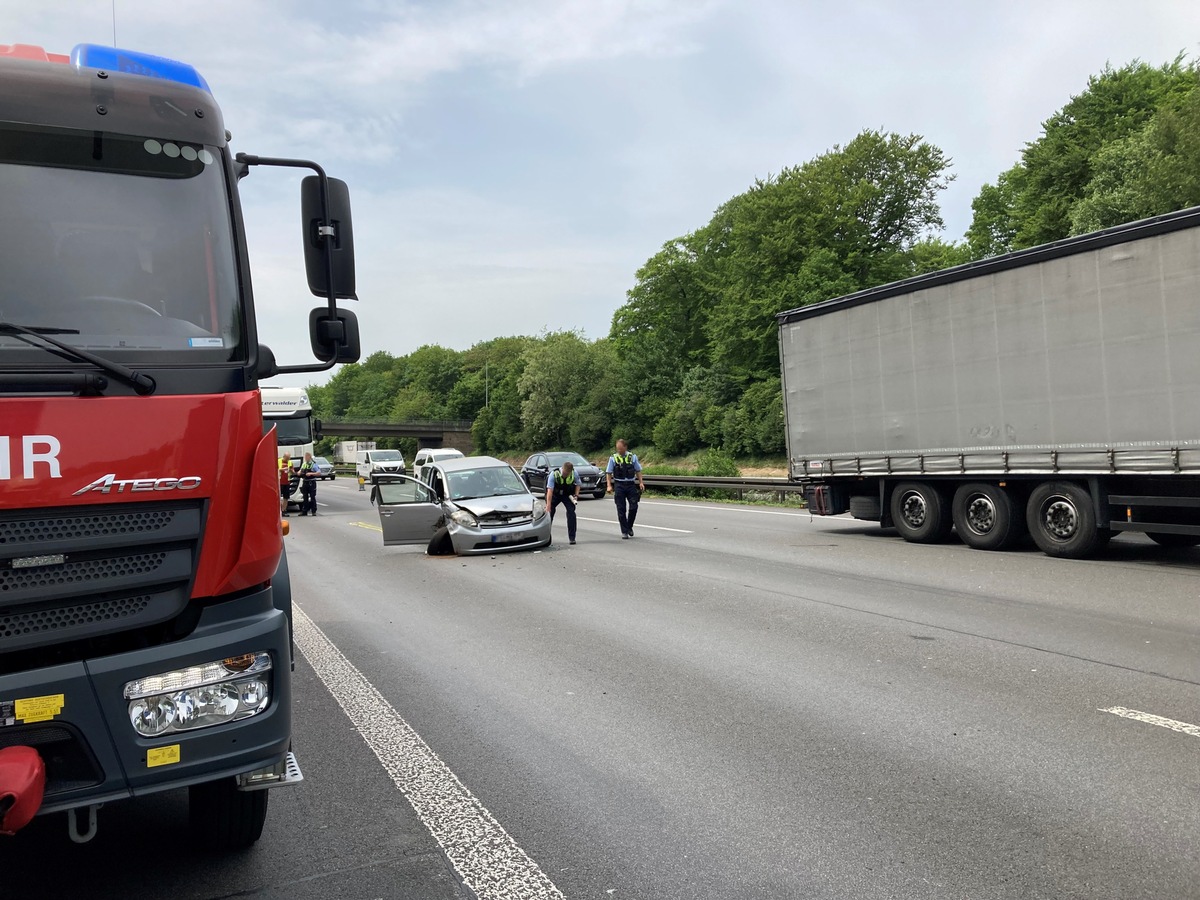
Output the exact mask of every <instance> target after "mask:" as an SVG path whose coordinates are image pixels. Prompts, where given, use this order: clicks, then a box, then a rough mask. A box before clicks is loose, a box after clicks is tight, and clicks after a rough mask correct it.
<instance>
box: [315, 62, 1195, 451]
mask: <svg viewBox="0 0 1200 900" xmlns="http://www.w3.org/2000/svg"><path fill="white" fill-rule="evenodd" d="M950 165H951V164H950V160H949V159H948V158H947V157H946V155H945V154H944V153H943V152H942V151H941V150H940V149H939V148H937V147H936V146H934V145H933V144H931V143H929V142H928V141H926V140H924V139H923V138H922V137H920V136H919V135H901V134H894V133H893V134H888V133H883V132H878V131H864V132H862V133H860V134H859V135H858V136H856V137H855V138H854V139H853V140H851V141H850V142H849V143H847V144H846V145H845V146H837V147H834V148H833V149H832V150H830V151H829V152H827V153H824V154H822V155H820V156H818V157H816V158H815V159H812V160H810V161H808V162H806V163H803V164H801V165H799V166H794V167H791V168H786V169H783V170H782V171H781V172H779V173H778V174H776V175H772V176H769V177H767V178H764V179H761V180H758V181H756V182H755V183H754V185H753V186H752V187H751V188H750V189H749V190H748V191H746V192H745V193H743V194H739V195H738V196H736V197H734V198H732V199H731V200H729V201H728V202H726V203H725V204H724V205H722V206H721V207H719V208H718V209H717V211H716V212H715V213H714V215H713V217H712V219H711V220H710V221H709V222H708V223H707V224H706V225H704V226H703V227H701V228H699V229H697V230H696V231H693V232H691V233H690V234H686V235H683V236H681V237H678V238H675V239H673V240H670V241H668V242H667V243H666V244H664V245H663V247H662V249H661V250H659V251H658V253H656V254H655V255H654V256H652V257H650V259H649V260H647V261H646V263H645V265H643V266H642V267H641V268H640V269H639V270H638V272H637V274H636V280H635V283H634V286H633V288H632V289H631V290H630V291H629V293H628V297H627V300H626V302H625V304H624V305H623V306H621V307H620V308H619V309H618V310H617V311H616V313H615V315H614V316H613V323H612V329H611V331H610V333H609V335H608V336H607V337H605V338H602V339H600V340H596V341H589V340H586V339H585V338H584V337H583V336H581V335H579V334H577V333H575V332H569V331H567V332H555V333H550V334H544V335H541V336H538V337H504V338H496V339H494V340H490V341H485V342H483V343H480V344H476V345H475V346H474V347H472V348H470V349H469V350H465V351H455V350H448V349H446V348H443V347H436V346H426V347H421V348H419V349H418V350H415V351H413V352H412V353H410V354H408V355H407V356H402V357H393V356H391V355H390V354H388V353H384V352H380V353H375V354H373V355H372V356H370V357H369V358H368V359H367V360H365V361H364V362H363V363H361V364H358V365H350V366H345V367H343V368H342V369H341V371H339V372H338V373H337V375H335V376H334V377H333V379H331V381H330V382H329V384H328V385H326V386H324V387H314V388H312V389H311V395H312V397H313V400H314V405H315V407H316V408H317V410H318V414H319V415H326V416H328V415H345V416H353V417H389V418H401V419H406V418H407V419H414V418H415V419H441V418H469V419H474V420H475V426H474V438H475V442H476V446H477V448H478V449H479V450H480V451H483V452H497V453H502V452H508V451H512V452H524V451H527V450H530V449H532V448H535V447H536V448H542V447H552V446H554V447H571V448H573V449H578V450H581V451H584V452H590V451H593V450H596V449H598V448H599V447H602V446H607V445H610V444H611V442H612V440H613V439H614V438H615V437H616V436H624V437H627V438H629V439H630V440H631V441H633V442H634V443H635V444H637V445H639V446H642V447H645V445H647V444H653V445H654V446H655V448H656V449H657V450H658V451H659V453H660V454H663V455H677V454H683V453H687V452H690V451H692V450H695V449H698V448H702V447H710V448H716V449H720V450H723V451H725V452H726V453H729V454H733V455H736V456H746V455H777V454H781V453H783V452H784V437H783V411H782V398H781V396H780V384H779V361H778V351H777V344H776V325H775V314H776V313H777V312H780V311H782V310H786V309H791V308H794V307H798V306H804V305H807V304H810V303H817V302H820V301H822V300H827V299H829V298H831V297H837V296H840V295H843V294H847V293H850V292H852V291H856V290H860V289H863V288H867V287H871V286H874V285H878V284H883V283H886V282H889V281H894V280H897V279H900V278H905V277H908V276H911V275H916V274H920V273H922V272H928V271H933V270H936V269H941V268H945V267H948V266H952V265H957V264H959V263H963V262H968V261H970V260H973V259H979V258H983V257H986V256H991V255H995V254H998V253H1005V252H1009V251H1011V250H1016V249H1021V248H1023V247H1029V246H1033V245H1036V244H1040V243H1045V242H1047V241H1052V240H1058V239H1060V238H1063V237H1067V236H1069V235H1071V234H1080V233H1084V232H1087V231H1093V230H1096V229H1098V228H1105V227H1108V226H1111V225H1117V224H1121V223H1123V222H1127V221H1131V220H1134V219H1139V218H1144V217H1146V216H1151V215H1156V214H1160V213H1165V212H1170V211H1172V210H1175V209H1180V208H1183V207H1186V206H1191V205H1198V204H1200V71H1198V69H1197V66H1196V64H1195V63H1185V62H1184V61H1183V60H1182V58H1180V59H1176V60H1175V61H1173V62H1171V63H1169V64H1167V65H1164V66H1161V67H1157V68H1155V67H1152V66H1149V65H1146V64H1144V63H1141V62H1134V63H1132V64H1130V65H1127V66H1124V67H1123V68H1120V69H1113V68H1111V67H1109V68H1106V69H1105V70H1104V71H1103V72H1102V73H1100V74H1099V75H1097V76H1094V77H1093V78H1091V79H1090V80H1089V82H1088V86H1087V89H1086V90H1085V91H1084V92H1083V93H1082V94H1080V95H1079V96H1077V97H1073V98H1072V99H1071V100H1070V102H1069V103H1067V105H1066V106H1064V107H1063V108H1062V109H1061V110H1059V111H1058V112H1057V113H1055V114H1054V115H1053V116H1051V117H1050V118H1049V119H1047V120H1046V122H1044V123H1043V124H1042V134H1041V136H1040V137H1039V138H1038V139H1037V140H1035V141H1033V142H1032V143H1030V144H1028V145H1026V147H1025V149H1024V150H1023V151H1022V153H1021V157H1020V160H1019V161H1018V162H1017V163H1016V164H1015V165H1014V166H1013V167H1012V168H1011V169H1009V170H1007V171H1005V172H1003V173H1001V175H1000V176H999V177H998V178H997V180H996V183H995V184H987V185H984V187H983V188H982V189H981V190H980V192H979V194H978V196H977V197H976V198H975V200H974V201H973V203H972V210H973V212H974V216H973V219H972V223H971V227H970V229H969V230H968V232H967V234H966V236H965V240H964V241H962V242H958V243H956V242H949V241H946V240H943V239H942V238H941V237H939V235H940V234H941V232H942V228H943V222H942V218H941V213H940V209H939V206H938V195H939V193H940V192H941V191H942V190H943V189H944V188H945V187H946V186H947V184H949V182H950V181H951V180H952V179H953V177H954V176H953V175H952V174H951V173H950Z"/></svg>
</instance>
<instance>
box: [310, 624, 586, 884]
mask: <svg viewBox="0 0 1200 900" xmlns="http://www.w3.org/2000/svg"><path fill="white" fill-rule="evenodd" d="M293 624H294V628H295V634H296V645H297V646H298V647H299V648H300V650H301V652H302V653H303V654H304V658H305V659H307V660H308V663H309V665H311V666H312V667H313V669H315V670H316V673H317V675H318V676H319V677H320V679H321V681H322V682H324V684H325V687H326V688H328V689H329V693H331V694H332V695H333V698H334V699H335V700H336V701H337V703H338V705H339V706H341V708H342V711H343V712H345V713H346V715H347V716H348V717H349V719H350V721H351V722H352V723H353V724H354V727H355V729H356V730H357V731H358V733H359V734H360V735H361V736H362V738H363V740H364V741H366V743H367V746H368V747H370V748H371V750H372V752H373V753H374V754H375V756H376V757H378V758H379V761H380V763H382V764H383V768H384V769H385V770H386V771H387V773H388V775H390V776H391V779H392V781H393V782H394V783H395V785H396V787H398V788H399V789H400V791H401V793H403V794H404V796H405V797H406V798H407V799H408V802H409V803H411V804H412V807H413V809H414V810H415V811H416V813H417V816H418V817H419V818H420V819H421V821H422V822H423V823H424V824H425V827H426V828H428V829H429V831H430V833H431V834H432V835H433V837H434V839H435V840H437V842H438V844H439V845H441V848H442V850H443V851H445V853H446V856H447V858H448V859H449V860H450V864H451V865H453V866H454V868H455V870H456V871H457V872H458V874H459V877H460V878H462V880H463V883H464V884H465V885H466V886H467V887H468V888H469V889H470V890H472V891H474V892H475V896H476V897H478V898H480V900H562V897H563V895H562V892H561V891H559V889H558V888H557V887H556V886H555V885H554V882H552V881H551V880H550V878H549V877H548V876H547V875H546V873H545V872H543V871H542V870H541V869H540V868H539V867H538V865H537V863H535V862H534V861H533V860H532V859H530V857H529V855H528V854H527V853H526V852H525V851H524V850H522V849H521V848H520V847H519V846H517V842H516V841H515V840H513V838H512V836H511V835H510V834H509V833H508V832H507V831H505V830H504V828H503V826H501V825H500V823H499V822H497V821H496V819H495V817H494V816H492V814H491V813H490V812H488V811H487V809H486V808H485V807H484V805H483V804H482V803H480V802H479V799H478V798H477V797H476V796H475V795H474V794H472V793H471V792H470V791H469V790H468V789H467V788H466V786H465V785H464V784H463V783H462V782H461V781H459V780H458V778H457V776H455V774H454V773H453V772H451V771H450V769H449V767H448V766H447V765H446V764H445V763H444V762H442V760H441V759H440V758H439V757H438V755H437V754H436V753H434V752H433V750H432V748H430V746H429V745H428V744H426V743H425V742H424V741H423V740H422V739H421V736H420V735H419V734H417V733H416V731H414V730H413V728H412V726H410V725H409V724H408V723H407V722H406V721H404V719H403V717H401V715H400V714H399V713H398V712H396V710H395V708H394V707H393V706H392V705H391V704H390V703H388V701H387V700H386V699H385V698H384V696H383V694H381V693H380V692H379V690H378V689H377V688H376V687H375V686H374V685H373V684H371V682H370V681H368V680H367V677H366V676H365V675H363V673H362V672H360V671H359V670H358V668H357V667H356V666H355V665H354V664H353V663H352V662H350V660H349V659H347V658H346V656H345V655H344V654H343V653H342V652H341V651H340V650H339V649H338V648H337V647H336V646H335V645H334V643H333V642H332V641H331V640H329V638H328V637H326V636H325V633H324V632H323V631H321V629H320V628H319V627H318V626H317V625H316V623H315V622H313V620H312V619H310V618H309V617H308V616H307V615H305V613H304V611H303V610H301V609H300V608H299V607H293Z"/></svg>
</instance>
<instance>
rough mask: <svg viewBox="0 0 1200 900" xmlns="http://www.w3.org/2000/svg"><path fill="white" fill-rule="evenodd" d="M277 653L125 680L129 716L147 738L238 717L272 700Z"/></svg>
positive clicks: (222, 661)
mask: <svg viewBox="0 0 1200 900" xmlns="http://www.w3.org/2000/svg"><path fill="white" fill-rule="evenodd" d="M270 671H271V655H270V654H269V653H248V654H246V655H245V656H237V657H229V658H227V659H223V660H218V661H216V662H211V663H205V664H203V665H199V666H189V667H188V668H186V669H180V670H177V671H174V672H163V673H162V674H160V675H152V676H150V677H148V678H139V679H138V680H137V681H131V682H129V683H128V684H126V685H125V692H124V693H125V698H126V699H127V700H129V721H130V723H131V724H132V725H133V729H134V731H136V732H137V733H138V734H139V735H141V736H142V737H157V736H159V735H163V734H172V733H175V732H179V731H191V730H194V729H196V728H206V727H208V726H210V725H221V724H224V723H225V722H236V721H238V720H239V719H246V718H249V717H250V716H254V715H257V714H258V713H260V712H262V711H263V710H264V709H266V708H267V706H269V705H270V702H271V682H270Z"/></svg>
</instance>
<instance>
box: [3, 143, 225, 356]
mask: <svg viewBox="0 0 1200 900" xmlns="http://www.w3.org/2000/svg"><path fill="white" fill-rule="evenodd" d="M0 197H3V198H4V199H3V205H2V206H0V273H3V278H0V321H6V322H17V323H33V324H35V325H37V326H38V327H39V328H44V329H67V330H69V334H70V343H71V344H72V345H73V346H75V347H79V348H82V349H85V350H90V351H94V352H96V353H98V354H100V355H102V356H103V357H105V358H107V359H112V360H120V361H122V362H126V363H129V362H136V363H142V364H146V363H149V364H160V365H172V366H192V365H212V364H220V363H226V364H227V363H229V362H231V361H239V360H244V359H245V358H246V347H245V343H246V341H245V322H244V316H243V312H242V309H241V306H240V302H239V299H238V298H239V293H238V278H237V271H236V265H235V255H234V245H233V236H232V228H231V224H230V212H229V192H228V190H227V186H226V182H225V173H224V168H223V164H222V156H221V151H220V150H219V149H218V148H215V147H205V146H202V145H188V144H184V143H180V142H173V141H170V140H167V139H159V138H154V137H130V136H125V135H113V134H104V133H101V132H77V131H69V130H66V129H61V128H43V127H35V126H27V125H20V126H14V125H0ZM18 359H22V360H27V361H29V362H30V363H31V364H38V363H46V364H53V365H55V366H57V367H59V368H61V366H62V359H61V358H60V357H56V356H53V355H52V354H50V353H49V351H47V350H45V349H44V348H39V347H35V346H31V344H30V342H25V341H20V340H18V339H17V338H16V336H14V335H3V334H0V361H3V362H14V361H17V360H18Z"/></svg>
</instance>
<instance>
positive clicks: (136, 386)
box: [0, 322, 158, 397]
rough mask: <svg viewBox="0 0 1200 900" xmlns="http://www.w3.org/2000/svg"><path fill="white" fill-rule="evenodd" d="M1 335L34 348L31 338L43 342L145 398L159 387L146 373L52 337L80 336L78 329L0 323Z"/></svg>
mask: <svg viewBox="0 0 1200 900" xmlns="http://www.w3.org/2000/svg"><path fill="white" fill-rule="evenodd" d="M0 334H11V335H13V336H14V337H16V338H18V339H20V340H23V341H25V342H26V343H27V344H30V345H32V346H34V347H36V346H38V344H36V343H34V341H33V340H31V338H34V339H36V340H38V341H43V342H45V343H47V344H49V345H50V346H51V347H55V348H57V349H58V350H60V351H62V355H66V356H73V357H75V359H77V360H79V361H80V362H85V363H91V364H92V365H93V366H96V367H97V368H98V369H100V370H102V371H104V372H106V373H108V374H109V375H112V376H113V377H114V378H118V379H120V380H121V381H123V382H125V383H126V384H128V385H129V386H130V387H132V388H133V390H134V392H135V393H137V394H138V395H139V396H142V397H145V396H147V395H148V394H153V393H154V391H155V390H156V389H157V387H158V384H157V383H156V382H155V381H154V379H153V378H151V377H150V376H149V375H147V374H146V373H145V372H135V371H134V370H133V369H130V368H127V367H126V366H123V365H121V364H120V363H115V362H113V361H112V360H108V359H105V358H104V357H102V356H97V355H96V354H94V353H90V352H88V351H87V350H83V349H81V348H79V347H72V346H71V345H70V344H68V343H67V342H66V341H60V340H59V339H58V338H53V337H50V335H51V334H79V331H78V330H77V329H74V328H45V327H38V326H34V325H17V324H15V323H14V322H0Z"/></svg>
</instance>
